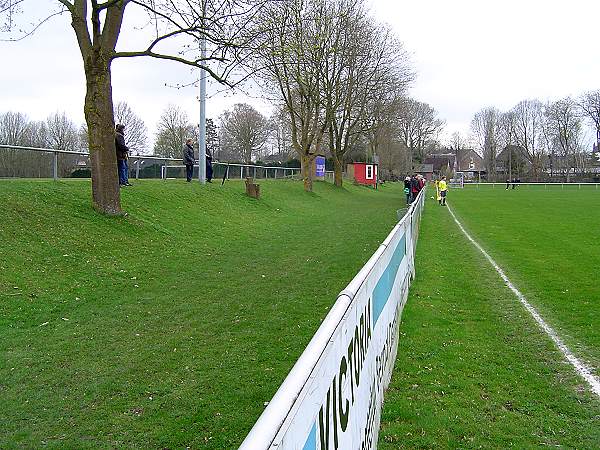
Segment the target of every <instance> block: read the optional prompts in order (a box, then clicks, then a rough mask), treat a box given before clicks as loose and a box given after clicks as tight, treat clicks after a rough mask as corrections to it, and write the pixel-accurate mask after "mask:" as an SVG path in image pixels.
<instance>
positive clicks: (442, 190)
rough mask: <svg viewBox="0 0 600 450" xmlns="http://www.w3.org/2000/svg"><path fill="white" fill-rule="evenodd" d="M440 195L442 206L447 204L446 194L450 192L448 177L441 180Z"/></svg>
mask: <svg viewBox="0 0 600 450" xmlns="http://www.w3.org/2000/svg"><path fill="white" fill-rule="evenodd" d="M439 189H440V197H439V199H440V200H439V202H440V205H441V206H446V194H448V184H447V183H446V177H442V179H441V180H440V182H439Z"/></svg>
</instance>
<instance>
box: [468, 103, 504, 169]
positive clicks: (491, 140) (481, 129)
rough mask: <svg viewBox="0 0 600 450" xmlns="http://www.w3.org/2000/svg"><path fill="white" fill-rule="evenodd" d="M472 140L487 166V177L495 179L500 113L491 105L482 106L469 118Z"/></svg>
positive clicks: (500, 133) (499, 137)
mask: <svg viewBox="0 0 600 450" xmlns="http://www.w3.org/2000/svg"><path fill="white" fill-rule="evenodd" d="M471 132H472V135H473V140H474V141H475V143H476V144H477V147H478V149H479V151H480V152H481V154H482V155H483V159H484V161H485V165H486V168H487V172H488V176H489V179H490V180H492V181H495V180H496V158H497V156H498V153H499V148H500V144H501V142H502V122H501V113H500V111H499V110H498V109H496V108H493V107H488V108H484V109H482V110H481V111H479V112H477V113H476V114H475V116H474V117H473V119H472V120H471Z"/></svg>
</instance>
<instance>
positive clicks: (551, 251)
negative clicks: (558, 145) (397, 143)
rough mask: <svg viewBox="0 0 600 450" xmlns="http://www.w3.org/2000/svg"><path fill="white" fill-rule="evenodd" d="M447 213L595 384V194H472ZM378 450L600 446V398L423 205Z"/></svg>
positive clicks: (439, 216) (598, 262)
mask: <svg viewBox="0 0 600 450" xmlns="http://www.w3.org/2000/svg"><path fill="white" fill-rule="evenodd" d="M448 202H449V205H450V208H451V209H452V211H453V212H454V213H455V215H456V217H457V219H458V220H459V221H460V222H461V223H462V225H463V227H464V228H465V229H466V231H467V232H468V233H469V234H470V235H471V236H472V237H473V239H475V241H477V242H478V243H479V244H480V245H481V246H482V247H483V249H484V250H485V251H486V252H487V253H488V254H489V255H490V256H491V257H492V258H493V259H494V260H495V262H496V263H497V264H498V265H499V266H500V267H501V268H502V269H503V271H504V272H505V273H506V275H507V276H508V278H509V279H510V281H511V282H512V283H513V284H514V285H515V286H516V288H517V289H518V290H519V291H520V292H521V293H523V295H524V296H525V297H526V298H527V300H528V301H529V303H531V304H532V306H533V307H534V308H535V309H536V310H537V311H538V313H539V314H540V315H541V316H542V317H543V319H544V320H545V321H546V323H548V324H549V325H550V326H551V327H552V328H553V329H554V331H555V332H556V333H557V335H558V336H559V337H560V339H561V340H562V341H563V342H564V343H565V344H566V345H567V347H568V348H569V349H570V350H571V351H572V352H573V354H575V355H576V356H577V357H578V358H579V359H580V360H581V361H583V362H584V363H585V364H586V365H587V366H588V367H590V368H592V372H593V373H594V374H595V376H596V378H597V377H598V375H599V371H598V367H600V347H599V343H600V327H598V323H599V321H598V319H599V318H600V310H599V308H598V307H599V306H600V285H599V283H598V281H597V280H598V275H599V274H598V272H599V269H598V268H599V266H600V252H598V237H599V235H600V233H599V231H600V225H599V224H600V191H598V190H596V189H595V188H594V187H593V186H592V187H582V188H581V189H578V187H577V186H571V187H565V188H561V187H559V186H558V187H557V186H553V187H548V188H544V187H543V186H534V187H526V186H519V187H518V188H517V189H515V190H508V191H506V190H505V189H503V188H498V186H497V187H495V188H491V187H480V188H475V187H473V186H469V187H467V188H465V189H462V190H458V189H457V190H452V191H451V192H450V194H449V201H448ZM416 273H417V275H416V280H415V283H414V284H413V286H412V288H411V294H410V296H409V300H408V304H407V307H406V309H405V312H404V316H403V323H402V325H401V328H400V332H401V333H402V335H401V339H400V344H399V346H400V348H399V351H398V360H397V362H396V372H395V374H394V378H393V381H392V385H391V387H390V390H389V392H388V395H387V397H386V404H385V405H384V414H383V419H382V433H381V435H380V448H389V449H392V448H417V447H451V448H456V447H465V446H466V447H479V446H483V447H508V446H515V447H517V448H530V447H540V446H561V447H563V446H566V447H579V448H599V447H600V424H599V420H600V419H599V418H600V399H599V398H598V396H597V395H595V394H593V393H592V391H591V388H590V385H589V384H588V383H587V382H585V381H584V379H583V378H581V377H580V375H578V373H577V372H576V370H575V369H574V368H573V366H572V365H571V364H569V363H567V362H566V360H565V358H564V356H563V354H562V353H561V351H560V350H558V349H557V347H556V345H555V344H554V343H553V342H552V341H551V340H550V338H549V337H548V336H547V334H546V333H545V332H544V331H542V330H541V329H540V327H539V326H538V325H537V324H536V322H535V321H534V319H533V318H532V317H531V315H530V314H529V312H528V311H527V310H526V309H525V308H524V307H523V305H522V304H521V303H520V302H519V300H518V299H517V297H516V296H515V294H514V293H513V292H511V291H510V290H509V289H508V288H507V287H506V286H505V284H504V281H502V279H501V278H500V276H499V275H498V273H497V272H496V271H495V270H494V268H493V267H492V266H491V264H490V263H489V262H488V260H487V259H485V257H484V256H483V255H482V253H481V252H480V251H479V250H477V249H476V248H475V247H474V246H473V245H472V244H471V243H470V242H469V241H468V239H467V238H466V236H465V235H464V234H463V233H462V231H461V230H460V229H459V227H458V226H457V224H456V223H455V222H454V220H453V218H452V216H451V214H450V213H449V211H448V210H447V209H446V208H443V207H440V206H438V205H437V202H434V201H432V200H429V202H428V204H427V206H426V209H425V214H424V217H423V223H422V232H421V236H420V238H419V244H418V248H417V268H416Z"/></svg>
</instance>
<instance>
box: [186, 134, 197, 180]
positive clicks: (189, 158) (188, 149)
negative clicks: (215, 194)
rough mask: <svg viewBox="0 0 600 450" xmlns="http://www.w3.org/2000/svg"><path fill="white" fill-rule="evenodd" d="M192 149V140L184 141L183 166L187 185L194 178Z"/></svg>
mask: <svg viewBox="0 0 600 450" xmlns="http://www.w3.org/2000/svg"><path fill="white" fill-rule="evenodd" d="M195 162H196V161H195V160H194V147H192V140H191V139H190V138H188V139H186V140H185V145H184V146H183V164H185V176H186V181H187V182H188V183H189V182H190V181H192V177H193V176H194V163H195Z"/></svg>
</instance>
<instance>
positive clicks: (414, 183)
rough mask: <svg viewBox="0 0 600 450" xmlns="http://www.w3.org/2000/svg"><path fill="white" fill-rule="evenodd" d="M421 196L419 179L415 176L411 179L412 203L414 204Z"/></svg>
mask: <svg viewBox="0 0 600 450" xmlns="http://www.w3.org/2000/svg"><path fill="white" fill-rule="evenodd" d="M417 195H419V179H418V178H417V174H416V173H415V174H413V176H412V177H411V178H410V202H411V203H412V202H414V201H415V199H416V198H417Z"/></svg>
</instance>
